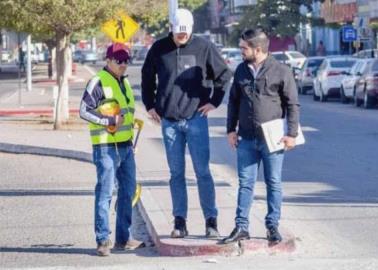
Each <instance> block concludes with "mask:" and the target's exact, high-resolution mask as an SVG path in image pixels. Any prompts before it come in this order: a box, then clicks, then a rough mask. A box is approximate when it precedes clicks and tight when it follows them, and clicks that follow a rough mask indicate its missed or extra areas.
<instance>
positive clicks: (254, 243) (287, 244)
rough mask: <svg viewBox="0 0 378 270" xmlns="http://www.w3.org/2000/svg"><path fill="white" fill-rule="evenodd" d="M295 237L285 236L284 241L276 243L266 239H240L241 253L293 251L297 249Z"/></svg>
mask: <svg viewBox="0 0 378 270" xmlns="http://www.w3.org/2000/svg"><path fill="white" fill-rule="evenodd" d="M295 247H296V246H295V239H294V237H292V236H285V237H284V239H283V241H282V242H280V243H278V244H276V245H269V244H268V241H267V240H265V239H251V240H246V241H240V249H241V253H247V254H248V253H253V252H257V251H266V252H269V253H275V252H287V253H290V252H293V251H295Z"/></svg>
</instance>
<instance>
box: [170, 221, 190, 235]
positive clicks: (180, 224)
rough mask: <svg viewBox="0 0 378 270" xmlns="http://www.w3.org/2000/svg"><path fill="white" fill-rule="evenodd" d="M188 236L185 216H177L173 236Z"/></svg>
mask: <svg viewBox="0 0 378 270" xmlns="http://www.w3.org/2000/svg"><path fill="white" fill-rule="evenodd" d="M185 236H188V230H187V229H186V221H185V219H184V218H183V217H175V226H174V228H173V231H172V232H171V238H184V237H185Z"/></svg>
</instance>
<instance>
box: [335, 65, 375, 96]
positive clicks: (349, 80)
mask: <svg viewBox="0 0 378 270" xmlns="http://www.w3.org/2000/svg"><path fill="white" fill-rule="evenodd" d="M371 61H372V59H360V60H357V61H356V63H355V64H354V65H353V67H352V68H351V70H350V72H347V71H346V72H344V75H345V76H344V78H343V79H342V81H341V87H340V100H341V102H342V103H348V102H349V101H350V100H351V99H353V98H354V93H355V91H356V83H357V80H358V79H359V78H360V77H361V75H362V74H363V73H364V71H365V70H366V67H367V65H368V64H369V63H370V62H371Z"/></svg>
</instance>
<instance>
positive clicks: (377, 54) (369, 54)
mask: <svg viewBox="0 0 378 270" xmlns="http://www.w3.org/2000/svg"><path fill="white" fill-rule="evenodd" d="M353 56H355V57H358V58H378V49H367V50H362V51H359V52H357V53H355V54H354V55H353Z"/></svg>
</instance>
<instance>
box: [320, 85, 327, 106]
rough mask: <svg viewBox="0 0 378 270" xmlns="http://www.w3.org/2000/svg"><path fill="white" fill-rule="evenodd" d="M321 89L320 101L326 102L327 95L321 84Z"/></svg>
mask: <svg viewBox="0 0 378 270" xmlns="http://www.w3.org/2000/svg"><path fill="white" fill-rule="evenodd" d="M319 90H320V102H326V101H327V95H325V94H324V92H323V87H322V85H320V87H319Z"/></svg>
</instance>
